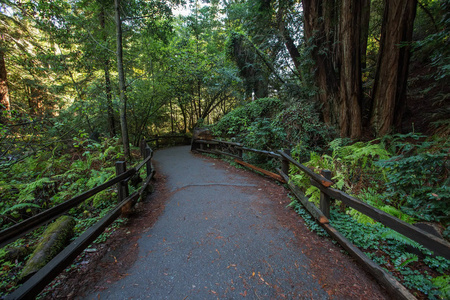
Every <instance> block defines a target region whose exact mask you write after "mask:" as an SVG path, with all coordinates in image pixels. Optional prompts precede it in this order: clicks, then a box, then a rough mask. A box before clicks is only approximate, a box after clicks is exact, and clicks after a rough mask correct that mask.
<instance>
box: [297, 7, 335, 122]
mask: <svg viewBox="0 0 450 300" xmlns="http://www.w3.org/2000/svg"><path fill="white" fill-rule="evenodd" d="M303 12H304V26H305V37H306V40H307V41H308V43H309V46H310V47H312V51H311V52H312V53H311V55H312V58H313V59H314V61H315V62H316V69H315V70H313V71H314V74H315V75H314V76H315V81H316V85H317V87H318V88H319V94H318V96H317V100H318V102H319V103H320V104H321V105H322V116H323V120H324V122H325V123H327V124H329V125H338V116H337V115H336V112H337V111H338V103H337V100H338V86H339V80H338V76H339V75H338V73H337V72H336V71H337V66H338V65H339V62H338V61H337V58H338V49H337V43H336V40H337V38H336V32H337V29H338V28H337V13H338V11H336V3H335V0H323V1H320V0H303Z"/></svg>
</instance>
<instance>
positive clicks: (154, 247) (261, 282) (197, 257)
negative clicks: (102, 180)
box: [87, 147, 328, 300]
mask: <svg viewBox="0 0 450 300" xmlns="http://www.w3.org/2000/svg"><path fill="white" fill-rule="evenodd" d="M155 160H156V161H157V163H158V166H159V172H160V173H163V174H165V175H166V176H167V188H168V189H169V193H170V197H169V199H168V201H167V203H166V207H165V211H164V213H163V214H162V215H161V216H160V217H159V219H158V221H157V222H156V223H155V225H154V226H153V227H151V228H149V229H148V230H147V232H145V233H144V234H143V235H142V237H141V238H140V240H139V241H138V243H139V255H138V259H137V260H136V262H135V264H134V265H133V266H132V267H131V268H130V269H129V270H127V273H128V274H129V275H128V276H126V277H124V278H123V279H121V280H119V281H117V282H115V283H113V284H111V285H109V287H108V289H106V290H104V291H101V292H96V293H94V294H91V295H90V296H89V297H87V299H180V300H183V299H216V298H220V299H222V298H225V299H242V298H243V297H246V299H285V298H286V299H328V294H327V293H326V292H325V291H324V290H323V289H322V287H321V285H320V284H319V282H317V281H316V280H315V279H314V278H313V276H311V275H310V273H312V272H311V270H310V261H309V259H308V258H307V257H306V256H304V255H303V254H302V253H301V251H299V247H298V244H297V245H296V244H295V243H294V240H295V237H294V235H293V233H292V232H291V231H289V230H287V229H286V228H285V227H283V226H282V225H281V224H279V221H278V220H277V218H276V216H275V213H274V212H272V211H270V210H264V209H263V207H264V206H265V205H267V204H270V201H272V200H271V197H270V195H268V194H264V193H263V191H262V187H261V181H263V180H260V181H258V180H255V179H254V178H255V176H248V177H246V176H245V174H244V173H242V172H241V173H239V174H237V175H236V172H231V169H226V168H217V167H216V166H215V162H214V160H211V159H209V158H205V157H201V156H199V155H194V154H192V153H190V151H189V147H175V148H170V149H166V150H159V151H157V152H156V154H155ZM230 168H231V167H230Z"/></svg>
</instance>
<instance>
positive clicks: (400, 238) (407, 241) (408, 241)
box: [381, 229, 426, 251]
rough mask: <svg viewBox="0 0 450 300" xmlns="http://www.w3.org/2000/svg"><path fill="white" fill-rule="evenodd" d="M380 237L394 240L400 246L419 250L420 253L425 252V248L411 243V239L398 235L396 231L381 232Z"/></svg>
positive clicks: (413, 242)
mask: <svg viewBox="0 0 450 300" xmlns="http://www.w3.org/2000/svg"><path fill="white" fill-rule="evenodd" d="M381 237H382V238H384V239H391V240H396V241H398V242H400V243H402V244H405V245H409V246H411V247H414V248H416V249H419V250H421V251H426V249H425V247H423V246H422V245H421V244H419V243H417V242H415V241H413V240H412V239H410V238H408V237H406V236H404V235H403V234H401V233H398V232H397V231H394V230H391V229H389V230H387V231H385V232H383V233H382V234H381Z"/></svg>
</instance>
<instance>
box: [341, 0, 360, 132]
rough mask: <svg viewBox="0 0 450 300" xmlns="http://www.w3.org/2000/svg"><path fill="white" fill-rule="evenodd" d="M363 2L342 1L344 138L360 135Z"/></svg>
mask: <svg viewBox="0 0 450 300" xmlns="http://www.w3.org/2000/svg"><path fill="white" fill-rule="evenodd" d="M361 8H362V7H361V2H360V0H342V1H341V11H340V27H339V42H340V46H341V47H340V55H341V59H340V61H341V67H340V86H339V99H340V105H339V111H340V114H339V128H340V134H341V136H349V137H351V138H359V137H360V136H361V131H362V125H361V99H362V81H361V47H360V45H361V43H360V40H361V26H360V23H361Z"/></svg>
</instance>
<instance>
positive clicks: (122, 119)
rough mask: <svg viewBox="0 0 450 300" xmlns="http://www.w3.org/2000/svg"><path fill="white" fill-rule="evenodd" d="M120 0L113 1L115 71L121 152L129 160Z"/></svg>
mask: <svg viewBox="0 0 450 300" xmlns="http://www.w3.org/2000/svg"><path fill="white" fill-rule="evenodd" d="M120 9H121V6H120V0H114V11H115V20H116V39H117V50H116V51H117V53H116V54H117V71H118V73H119V92H120V128H121V132H122V143H123V151H124V154H125V157H126V158H127V159H131V153H130V140H129V136H128V124H127V94H126V83H125V72H124V69H123V53H122V50H123V48H122V20H121V18H120Z"/></svg>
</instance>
